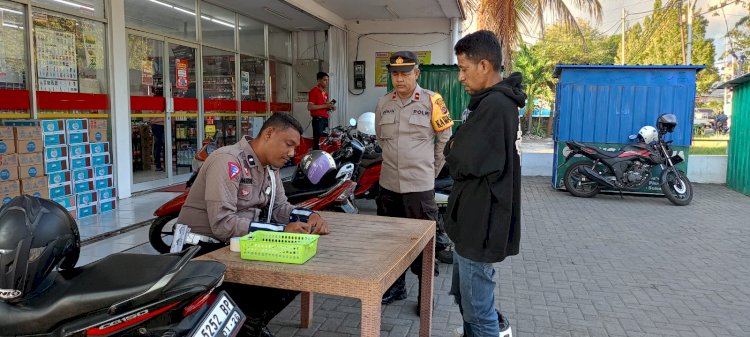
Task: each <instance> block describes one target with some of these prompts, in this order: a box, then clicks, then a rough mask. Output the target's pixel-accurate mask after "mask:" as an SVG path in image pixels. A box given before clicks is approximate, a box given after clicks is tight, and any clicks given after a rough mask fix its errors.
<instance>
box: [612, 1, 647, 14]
mask: <svg viewBox="0 0 750 337" xmlns="http://www.w3.org/2000/svg"><path fill="white" fill-rule="evenodd" d="M653 1H654V0H643V1H638V2H636V3H632V4H627V5H622V6H620V7H616V8H611V9H608V10H606V11H605V12H607V13H609V12H614V11H616V10H619V9H623V8H626V7H630V6H635V5H640V4H642V3H647V2H653Z"/></svg>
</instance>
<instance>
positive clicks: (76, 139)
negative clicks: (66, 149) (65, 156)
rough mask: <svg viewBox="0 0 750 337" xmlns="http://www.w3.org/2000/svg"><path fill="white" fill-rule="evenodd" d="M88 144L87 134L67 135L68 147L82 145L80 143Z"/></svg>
mask: <svg viewBox="0 0 750 337" xmlns="http://www.w3.org/2000/svg"><path fill="white" fill-rule="evenodd" d="M88 142H89V133H88V132H76V133H68V144H70V145H74V144H82V143H88Z"/></svg>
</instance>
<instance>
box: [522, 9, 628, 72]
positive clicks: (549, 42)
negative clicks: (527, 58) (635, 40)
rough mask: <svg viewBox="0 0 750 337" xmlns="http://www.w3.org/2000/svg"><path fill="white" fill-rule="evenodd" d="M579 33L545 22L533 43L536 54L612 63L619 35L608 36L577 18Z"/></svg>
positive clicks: (554, 58)
mask: <svg viewBox="0 0 750 337" xmlns="http://www.w3.org/2000/svg"><path fill="white" fill-rule="evenodd" d="M578 26H579V27H580V32H581V35H579V34H578V33H577V32H575V31H573V30H570V29H567V28H565V26H563V25H561V24H555V25H551V26H548V27H547V28H546V30H545V33H544V37H543V38H542V39H541V40H540V41H539V42H537V44H535V45H534V51H535V52H536V53H538V55H539V57H540V58H542V59H544V60H548V61H549V62H550V63H551V64H552V66H553V67H554V65H555V64H612V63H614V60H615V54H617V51H618V49H617V47H618V45H619V41H620V39H619V36H617V35H615V36H607V35H604V34H602V33H601V32H599V31H598V30H597V29H596V28H594V27H592V26H591V25H590V24H589V23H588V22H586V21H584V20H579V23H578Z"/></svg>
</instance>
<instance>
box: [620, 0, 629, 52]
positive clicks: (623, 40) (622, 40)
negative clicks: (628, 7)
mask: <svg viewBox="0 0 750 337" xmlns="http://www.w3.org/2000/svg"><path fill="white" fill-rule="evenodd" d="M625 16H627V11H625V8H623V9H622V38H621V41H620V44H622V51H621V52H620V63H621V64H622V65H625V30H626V29H627V28H628V25H627V23H626V22H625Z"/></svg>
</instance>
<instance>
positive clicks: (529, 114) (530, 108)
mask: <svg viewBox="0 0 750 337" xmlns="http://www.w3.org/2000/svg"><path fill="white" fill-rule="evenodd" d="M529 92H531V90H529ZM526 94H527V95H528V96H527V100H526V114H525V115H526V124H527V125H528V127H527V129H526V134H528V135H530V134H531V128H532V125H533V124H532V123H533V121H534V99H535V98H534V95H533V94H531V93H528V92H527V93H526Z"/></svg>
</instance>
